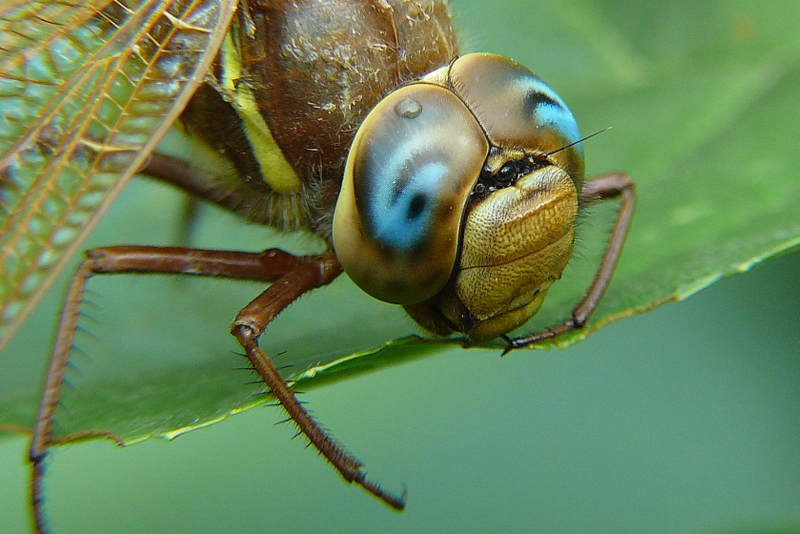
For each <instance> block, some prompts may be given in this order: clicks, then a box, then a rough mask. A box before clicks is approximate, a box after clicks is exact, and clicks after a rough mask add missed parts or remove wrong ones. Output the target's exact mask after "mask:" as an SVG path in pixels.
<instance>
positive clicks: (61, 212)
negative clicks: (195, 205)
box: [0, 0, 236, 349]
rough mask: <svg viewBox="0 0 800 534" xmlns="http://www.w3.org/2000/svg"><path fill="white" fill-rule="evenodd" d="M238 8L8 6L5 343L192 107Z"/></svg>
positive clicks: (218, 0) (1, 136)
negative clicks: (187, 106)
mask: <svg viewBox="0 0 800 534" xmlns="http://www.w3.org/2000/svg"><path fill="white" fill-rule="evenodd" d="M235 7H236V1H235V0H174V1H169V0H46V1H41V0H36V1H34V0H4V1H3V2H0V349H2V348H3V346H5V344H6V343H7V341H8V339H9V338H10V337H11V336H12V335H13V333H14V331H15V330H16V329H17V327H18V326H19V324H20V323H21V322H22V321H23V320H24V318H25V317H26V316H27V314H28V313H29V312H30V310H31V309H32V308H33V307H34V306H35V305H36V303H37V301H38V299H39V297H40V296H41V295H42V294H43V293H44V291H45V290H46V289H47V287H48V285H49V284H50V283H51V282H52V281H53V279H54V278H55V276H56V275H57V274H58V272H59V271H60V270H61V268H62V267H63V266H64V265H65V264H66V262H67V261H68V260H69V258H70V257H71V256H72V254H74V252H75V251H76V249H77V248H78V247H79V245H80V244H81V242H82V241H83V239H84V238H85V237H86V235H87V234H88V233H89V231H90V230H91V228H93V226H94V225H95V223H96V222H97V221H98V220H99V218H100V217H101V216H102V214H103V213H104V212H105V210H106V209H107V208H108V206H109V205H110V204H111V203H112V202H113V200H114V198H115V197H116V195H117V194H118V193H119V191H120V190H121V189H122V188H123V187H124V185H125V183H126V182H127V180H128V179H129V178H130V177H131V176H132V175H133V174H134V173H135V172H136V170H137V169H138V168H140V166H141V165H142V163H143V161H144V160H145V158H146V157H147V155H148V154H149V152H150V151H151V150H152V149H153V148H154V147H155V145H156V144H157V143H158V141H159V139H160V138H161V136H162V135H163V134H164V133H165V132H166V130H167V129H168V128H169V126H170V125H171V124H172V122H173V121H174V120H175V119H176V117H177V116H178V114H179V113H180V112H181V110H182V109H183V107H184V106H185V104H186V102H187V101H188V99H189V98H190V97H191V95H192V93H193V92H194V90H195V88H196V86H197V85H198V84H199V83H200V82H201V81H202V79H203V77H204V76H205V73H206V71H207V70H208V67H209V64H210V62H211V60H212V59H213V57H214V55H215V53H216V51H217V49H218V48H219V46H220V43H221V41H222V38H223V36H224V33H225V31H226V29H227V27H228V23H229V21H230V18H231V15H232V14H233V12H234V10H235Z"/></svg>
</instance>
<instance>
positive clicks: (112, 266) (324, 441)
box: [29, 246, 405, 533]
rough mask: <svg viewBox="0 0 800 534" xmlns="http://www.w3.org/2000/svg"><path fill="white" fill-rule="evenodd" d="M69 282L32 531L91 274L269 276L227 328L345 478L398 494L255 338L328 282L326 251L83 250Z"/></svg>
mask: <svg viewBox="0 0 800 534" xmlns="http://www.w3.org/2000/svg"><path fill="white" fill-rule="evenodd" d="M87 256H88V259H87V260H86V261H84V262H83V263H82V264H81V265H80V267H79V268H78V271H77V273H76V274H75V277H74V279H73V281H72V284H71V285H70V289H69V292H68V294H67V299H66V302H65V304H64V307H63V309H62V311H61V319H60V322H59V327H58V334H57V336H56V342H55V346H54V348H53V355H52V358H51V361H50V367H49V369H48V372H47V378H46V380H45V387H44V391H43V392H42V397H41V401H40V404H39V412H38V415H37V418H36V425H35V427H34V432H33V437H32V439H31V447H30V453H29V458H30V461H31V463H32V464H33V465H32V478H31V504H32V512H33V519H34V523H35V525H36V529H37V532H39V533H43V532H47V525H46V521H45V517H44V510H43V497H42V487H41V486H42V480H43V477H44V472H45V465H44V461H45V458H46V456H47V451H48V449H49V447H50V446H51V445H52V444H53V443H55V442H56V441H57V440H56V439H55V438H54V437H53V435H52V426H53V417H54V413H55V409H56V407H57V406H58V402H59V398H60V396H61V386H62V385H63V383H64V375H65V373H66V369H67V364H68V361H69V357H70V353H71V351H72V346H73V342H74V337H75V332H76V328H77V325H78V319H79V316H80V308H81V303H82V299H83V294H84V291H85V287H86V282H87V281H88V280H89V278H91V277H92V276H94V275H96V274H119V273H162V274H165V273H167V274H168V273H173V274H190V275H200V276H219V277H223V278H238V279H248V280H257V281H264V282H275V283H274V284H273V285H272V286H270V287H269V288H268V289H267V290H266V291H264V293H262V294H261V295H260V296H259V297H258V298H256V299H255V300H254V301H253V302H251V303H250V304H248V305H247V306H246V307H245V308H244V310H242V312H240V314H239V316H238V317H237V319H236V321H235V323H234V326H233V329H232V333H233V334H234V335H235V336H236V338H237V339H238V340H239V342H240V343H241V344H242V346H243V347H244V348H245V350H246V351H247V355H248V358H250V360H251V362H252V363H253V366H254V368H255V370H256V371H257V372H258V373H259V375H260V376H261V377H262V379H263V380H264V382H265V383H266V384H267V386H268V387H269V388H270V389H271V390H272V393H273V394H274V396H275V397H276V398H277V400H278V401H279V402H280V404H281V405H282V406H283V407H284V409H285V410H286V411H287V412H288V413H289V415H290V417H291V418H292V419H293V420H294V421H295V422H296V423H297V425H298V427H299V428H300V431H301V432H302V433H303V434H305V435H306V436H307V437H308V439H309V441H310V442H311V443H312V444H313V445H314V446H315V447H317V449H319V451H320V452H321V453H322V454H323V455H324V456H325V457H326V458H327V459H328V460H329V461H330V462H331V463H332V464H333V465H334V467H336V469H337V470H338V471H339V472H340V473H341V474H342V476H343V477H344V478H345V479H346V480H347V481H348V482H356V483H358V484H360V485H361V486H363V487H364V488H365V489H366V490H367V491H369V492H370V493H372V494H374V495H376V496H377V497H378V498H380V499H382V500H384V501H385V502H386V503H387V504H389V505H390V506H392V507H394V508H398V509H401V508H402V507H403V506H404V505H405V498H404V496H403V497H398V496H395V495H392V494H390V493H387V492H384V491H383V490H381V489H380V487H379V486H378V485H377V484H375V483H373V482H370V481H367V480H366V479H365V477H364V474H363V472H362V471H361V470H360V466H361V464H360V463H359V462H358V460H356V459H355V458H354V457H353V456H351V455H350V454H349V453H348V452H347V451H345V450H344V449H342V448H341V447H340V446H338V445H337V444H336V442H335V441H334V440H333V439H332V438H331V437H330V436H328V435H327V434H326V433H325V431H324V430H322V429H321V428H320V427H319V425H317V423H316V422H315V421H314V420H313V419H312V418H311V417H310V416H309V414H308V412H307V411H306V410H305V409H304V408H303V406H302V405H301V404H300V402H299V401H298V400H297V398H296V397H295V395H294V393H293V392H292V390H291V388H290V387H289V386H288V385H287V383H286V381H285V380H284V379H283V378H282V377H281V376H280V374H279V373H278V370H277V368H276V367H275V365H274V364H273V363H272V361H271V360H270V359H269V357H267V355H266V354H265V353H264V352H263V351H261V349H260V348H259V347H258V344H257V340H258V337H259V336H260V335H261V334H262V333H263V332H264V330H265V329H266V327H267V325H268V324H269V322H270V321H272V319H274V318H275V317H276V316H277V315H278V314H279V313H280V312H281V311H283V310H284V309H285V308H286V307H287V306H288V305H289V304H291V303H292V302H293V301H294V300H296V299H297V298H298V297H300V296H301V295H302V294H304V293H306V292H308V291H310V290H312V289H315V288H318V287H321V286H324V285H326V284H329V283H330V282H331V281H333V280H334V279H335V278H336V277H337V276H338V275H339V274H340V273H341V272H342V268H341V266H340V265H339V262H338V261H337V260H336V257H335V256H334V255H333V254H323V255H320V256H305V257H298V256H293V255H292V254H289V253H287V252H284V251H281V250H278V249H269V250H265V251H264V252H260V253H257V252H231V251H219V250H200V249H190V248H180V247H145V246H129V247H108V248H99V249H94V250H91V251H88V252H87Z"/></svg>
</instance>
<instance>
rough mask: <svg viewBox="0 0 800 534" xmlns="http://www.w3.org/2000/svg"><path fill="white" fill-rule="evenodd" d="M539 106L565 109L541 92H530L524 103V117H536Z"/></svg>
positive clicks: (526, 95)
mask: <svg viewBox="0 0 800 534" xmlns="http://www.w3.org/2000/svg"><path fill="white" fill-rule="evenodd" d="M539 106H552V107H554V108H558V109H564V108H563V106H561V104H559V103H558V102H556V101H555V100H553V99H552V98H550V97H549V96H547V95H546V94H544V93H542V92H540V91H528V92H527V93H526V94H525V98H524V101H523V103H522V112H523V117H533V116H535V115H536V113H537V110H538V108H539Z"/></svg>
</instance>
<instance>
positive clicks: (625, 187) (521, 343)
mask: <svg viewBox="0 0 800 534" xmlns="http://www.w3.org/2000/svg"><path fill="white" fill-rule="evenodd" d="M616 197H622V202H621V203H620V206H619V211H618V212H617V220H616V222H615V223H614V228H613V230H612V231H611V237H609V239H608V245H607V246H606V251H605V253H604V254H603V258H602V259H601V260H600V267H599V268H598V269H597V273H596V274H595V275H594V280H592V284H591V285H590V286H589V289H588V290H587V291H586V294H585V295H584V297H583V299H581V301H580V302H578V304H577V305H576V306H575V308H573V310H572V317H571V318H570V319H567V320H566V321H564V322H563V323H561V324H559V325H556V326H554V327H552V328H549V329H547V330H544V331H542V332H536V333H534V334H529V335H526V336H522V337H518V338H509V339H507V341H508V348H506V350H505V352H504V353H503V354H506V353H508V352H509V351H511V350H513V349H518V348H522V347H527V346H530V345H533V344H536V343H539V342H541V341H544V340H546V339H553V338H555V337H558V336H560V335H562V334H565V333H567V332H569V331H570V330H575V329H578V328H582V327H583V325H585V324H586V322H587V321H588V320H589V317H590V316H591V315H592V312H594V310H595V308H596V307H597V304H598V303H599V302H600V299H602V298H603V293H605V291H606V288H608V284H609V282H610V281H611V276H612V275H613V274H614V268H615V267H616V266H617V261H619V256H620V254H621V253H622V245H623V244H625V238H626V237H627V235H628V227H629V226H630V223H631V217H632V216H633V206H634V203H635V199H636V192H635V185H634V183H633V182H632V181H631V180H630V178H628V175H627V174H625V173H613V174H606V175H604V176H598V177H597V178H594V179H592V180H589V181H587V182H586V183H585V184H584V186H583V190H582V191H581V196H580V203H581V205H585V204H590V203H592V202H596V201H600V200H607V199H610V198H616Z"/></svg>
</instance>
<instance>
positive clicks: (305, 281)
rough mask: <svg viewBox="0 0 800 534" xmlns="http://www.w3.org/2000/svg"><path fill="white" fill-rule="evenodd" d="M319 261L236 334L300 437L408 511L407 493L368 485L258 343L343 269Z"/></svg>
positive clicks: (284, 283)
mask: <svg viewBox="0 0 800 534" xmlns="http://www.w3.org/2000/svg"><path fill="white" fill-rule="evenodd" d="M317 259H318V261H317V262H315V263H308V264H305V265H301V266H299V267H298V268H297V269H296V270H295V271H292V272H291V273H288V274H287V275H286V276H284V277H283V278H281V279H280V280H278V281H277V282H275V283H274V284H272V285H271V286H270V287H269V288H267V289H266V290H265V291H264V292H263V293H262V294H261V295H259V296H258V297H256V298H255V299H254V300H253V301H252V302H250V304H248V305H247V306H245V307H244V309H242V311H241V312H239V315H238V316H237V317H236V319H235V320H234V322H233V327H232V328H231V333H232V334H233V335H234V336H235V337H236V339H238V340H239V343H240V344H241V345H242V347H244V349H245V351H246V353H247V357H248V359H249V360H250V362H251V363H252V365H253V368H254V369H255V370H256V372H258V374H259V375H260V376H261V378H262V379H263V380H264V382H265V383H266V385H267V386H268V387H269V389H270V390H271V392H272V395H274V396H275V398H276V399H277V400H278V402H280V404H281V406H282V407H283V409H284V410H286V412H287V414H288V415H289V417H291V418H292V420H293V421H294V422H295V424H296V425H297V427H298V428H299V430H300V432H302V433H303V434H304V435H305V437H306V438H307V439H308V441H309V442H310V443H311V444H312V445H313V446H314V447H315V448H316V449H317V450H318V451H319V452H320V454H322V455H323V456H324V457H325V458H326V459H327V460H328V461H329V462H330V463H331V465H333V467H334V468H336V470H337V471H339V473H340V474H341V475H342V477H343V478H344V479H345V480H346V481H347V482H351V483H356V484H358V485H360V486H361V487H363V488H364V489H365V490H366V491H368V492H369V493H371V494H372V495H374V496H376V497H377V498H379V499H381V500H382V501H384V502H385V503H386V504H388V505H389V506H391V507H392V508H394V509H397V510H402V509H403V508H404V507H405V501H406V499H405V497H406V495H405V492H403V494H402V495H396V494H394V493H391V492H388V491H386V490H384V489H383V488H381V487H380V485H379V484H377V483H375V482H373V481H370V480H368V479H367V478H366V476H365V474H364V472H363V471H362V470H361V466H362V463H361V462H360V461H359V460H358V459H356V458H355V457H354V456H353V455H352V454H350V453H349V452H348V451H347V450H345V449H344V448H343V447H342V446H341V445H339V444H338V443H337V442H336V441H335V440H334V439H333V438H332V437H331V436H330V435H329V434H328V433H327V432H326V431H325V430H323V429H322V428H321V427H320V426H319V424H318V423H317V422H316V421H315V420H314V419H313V418H312V417H311V415H310V414H309V413H308V411H307V410H306V409H305V407H304V406H303V405H302V404H301V403H300V401H298V399H297V397H296V396H295V394H294V392H293V391H292V389H291V388H290V387H289V386H288V384H287V383H286V381H285V380H284V379H283V377H281V375H280V374H279V372H278V368H277V367H276V366H275V364H274V363H273V362H272V360H271V359H270V358H269V356H267V355H266V353H264V351H263V350H262V349H261V348H260V347H259V345H258V338H259V337H260V336H261V335H262V334H263V333H264V331H265V329H266V328H267V325H269V323H270V322H272V320H273V319H274V318H275V317H277V316H278V314H279V313H281V312H282V311H283V310H284V309H285V308H286V307H287V306H288V305H289V304H291V303H292V302H293V301H294V300H296V299H297V298H298V297H300V295H302V294H304V293H306V292H308V291H309V290H311V289H314V288H316V287H320V286H322V285H325V284H328V283H330V281H331V280H332V279H333V278H335V277H336V276H338V275H339V274H340V273H341V271H342V267H341V265H340V264H339V261H338V260H337V259H336V258H335V257H334V256H333V255H330V256H319V257H318V258H317Z"/></svg>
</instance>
